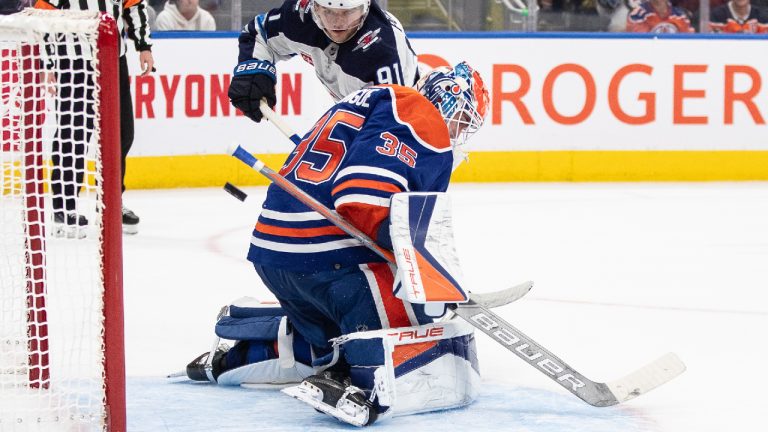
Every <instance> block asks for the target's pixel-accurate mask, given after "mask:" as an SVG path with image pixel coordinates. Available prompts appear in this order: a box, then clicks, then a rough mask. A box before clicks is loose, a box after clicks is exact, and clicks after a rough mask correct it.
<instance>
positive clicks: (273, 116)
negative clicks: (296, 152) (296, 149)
mask: <svg viewBox="0 0 768 432" xmlns="http://www.w3.org/2000/svg"><path fill="white" fill-rule="evenodd" d="M259 108H261V114H262V115H263V116H264V117H265V118H266V119H267V120H269V121H270V122H272V124H273V125H275V126H276V127H277V128H278V129H280V132H282V133H283V135H285V136H286V137H287V138H288V139H289V140H291V141H292V142H293V144H294V145H299V143H301V137H300V136H298V135H296V134H295V133H293V130H292V129H291V128H290V126H288V125H287V124H285V122H284V121H283V119H281V118H280V116H279V115H277V113H276V112H274V111H273V110H272V108H270V107H269V105H267V101H266V99H262V100H261V102H259Z"/></svg>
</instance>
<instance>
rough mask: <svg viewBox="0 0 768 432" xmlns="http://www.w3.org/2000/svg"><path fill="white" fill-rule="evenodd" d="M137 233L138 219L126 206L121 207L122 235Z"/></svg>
mask: <svg viewBox="0 0 768 432" xmlns="http://www.w3.org/2000/svg"><path fill="white" fill-rule="evenodd" d="M138 232H139V217H138V216H136V213H134V212H132V211H131V209H129V208H128V207H126V206H123V234H136V233H138Z"/></svg>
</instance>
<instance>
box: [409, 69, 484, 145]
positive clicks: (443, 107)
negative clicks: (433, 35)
mask: <svg viewBox="0 0 768 432" xmlns="http://www.w3.org/2000/svg"><path fill="white" fill-rule="evenodd" d="M416 88H417V89H418V90H419V93H421V94H422V95H424V96H425V97H426V98H427V99H429V101H430V102H432V105H434V106H435V107H436V108H437V109H438V111H440V114H441V115H442V116H443V120H445V124H446V125H447V126H448V132H449V134H450V137H451V144H452V145H453V147H454V148H455V147H460V146H462V145H464V144H465V143H466V142H467V140H468V139H469V137H470V136H472V134H474V133H475V132H477V131H478V130H479V129H480V127H481V126H482V125H483V122H485V115H486V112H487V110H488V90H487V89H486V88H485V84H483V79H482V78H481V77H480V74H479V73H477V71H476V70H474V69H472V67H471V66H469V65H468V64H467V63H466V62H461V63H459V64H457V65H456V66H454V67H453V69H449V68H447V67H440V68H437V69H435V70H433V71H432V72H430V73H428V74H427V75H426V76H425V77H424V78H422V79H421V80H420V81H419V83H418V84H416Z"/></svg>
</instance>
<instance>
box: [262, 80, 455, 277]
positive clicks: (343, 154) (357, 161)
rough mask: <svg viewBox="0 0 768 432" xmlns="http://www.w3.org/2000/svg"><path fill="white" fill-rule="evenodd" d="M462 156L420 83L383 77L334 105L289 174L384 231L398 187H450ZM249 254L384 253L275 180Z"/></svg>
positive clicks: (315, 259) (322, 262) (334, 264)
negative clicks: (456, 158)
mask: <svg viewBox="0 0 768 432" xmlns="http://www.w3.org/2000/svg"><path fill="white" fill-rule="evenodd" d="M452 164H453V152H452V150H451V143H450V140H449V136H448V128H447V127H446V125H445V122H444V121H443V118H442V116H441V115H440V113H439V112H438V110H437V109H436V108H435V107H434V106H433V105H432V104H431V103H430V102H429V101H428V100H427V99H426V98H424V97H423V96H422V95H420V94H419V93H418V92H417V91H416V90H414V89H412V88H408V87H402V86H396V85H394V86H374V87H369V88H366V89H362V90H359V91H357V92H355V93H352V94H351V95H349V96H347V97H346V98H344V100H342V101H341V102H339V103H338V104H336V105H334V106H333V107H332V108H331V109H330V110H328V111H327V112H326V113H325V114H324V115H323V116H322V117H321V118H320V120H318V121H317V123H316V124H315V125H314V127H313V128H312V130H311V131H309V132H308V133H307V134H306V135H305V136H304V137H303V139H302V141H301V143H300V144H299V145H298V146H297V147H296V149H295V150H294V151H293V153H291V154H290V155H289V156H288V160H287V161H286V163H285V165H283V167H282V169H281V170H280V174H281V175H283V176H284V177H285V178H286V179H287V180H288V181H290V182H291V183H294V184H295V185H297V186H298V187H299V188H300V189H302V190H303V191H304V192H306V193H308V194H309V195H310V196H312V197H313V198H315V199H316V200H318V201H319V202H320V203H322V204H323V205H325V206H326V207H328V208H330V209H332V210H335V211H336V212H338V213H339V214H340V215H341V216H343V217H344V218H345V219H346V220H347V221H349V222H351V223H352V224H353V225H355V226H356V227H357V228H359V229H360V230H362V231H363V232H365V233H366V234H367V235H369V236H370V237H371V238H373V239H374V240H376V239H377V233H378V232H379V228H380V227H381V226H382V222H385V221H386V220H387V218H388V215H389V199H390V196H391V195H392V194H394V193H397V192H406V191H413V192H417V191H419V192H444V191H445V190H446V189H447V188H448V182H449V180H450V176H451V168H452ZM385 223H386V222H385ZM385 228H386V227H385ZM248 259H249V260H250V261H252V262H253V263H255V264H261V265H263V266H271V267H276V268H282V269H286V270H291V271H313V270H314V271H318V270H332V269H340V268H342V267H346V266H350V265H357V264H362V263H371V262H383V261H384V260H383V259H382V258H380V257H379V256H378V255H376V254H375V253H374V252H372V251H371V250H369V249H368V248H366V247H365V246H363V245H362V243H360V242H359V241H358V240H356V239H354V238H352V237H350V236H349V235H347V234H346V233H344V232H343V231H342V230H341V229H339V228H338V227H336V226H334V225H333V224H332V223H331V222H329V221H327V220H326V219H325V218H323V217H322V216H321V215H320V214H319V213H317V212H314V211H312V210H311V209H310V208H309V207H306V206H305V205H304V204H302V203H300V202H299V201H298V200H296V199H294V198H293V197H291V196H290V195H289V194H288V193H286V192H284V191H283V190H282V189H280V188H279V187H277V186H275V185H271V186H270V187H269V189H268V191H267V198H266V200H265V201H264V204H263V210H262V212H261V215H260V216H259V220H258V223H257V224H256V227H255V229H254V230H253V236H252V238H251V247H250V250H249V252H248Z"/></svg>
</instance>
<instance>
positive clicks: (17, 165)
mask: <svg viewBox="0 0 768 432" xmlns="http://www.w3.org/2000/svg"><path fill="white" fill-rule="evenodd" d="M118 42H119V35H118V32H117V26H116V24H115V21H114V19H113V18H111V17H110V16H108V15H103V14H98V13H96V12H81V11H58V10H56V11H42V10H33V9H27V10H25V11H23V12H21V13H18V14H14V15H9V16H0V430H3V431H5V430H10V431H16V430H24V431H32V430H34V431H37V430H39V431H57V430H66V431H70V430H77V431H86V430H87V431H91V430H94V431H95V430H109V431H125V430H126V419H125V349H124V331H123V298H122V297H123V288H122V232H121V220H122V219H121V198H120V193H121V187H120V178H121V165H120V131H119V129H120V125H119V87H118V51H119V45H118Z"/></svg>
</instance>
